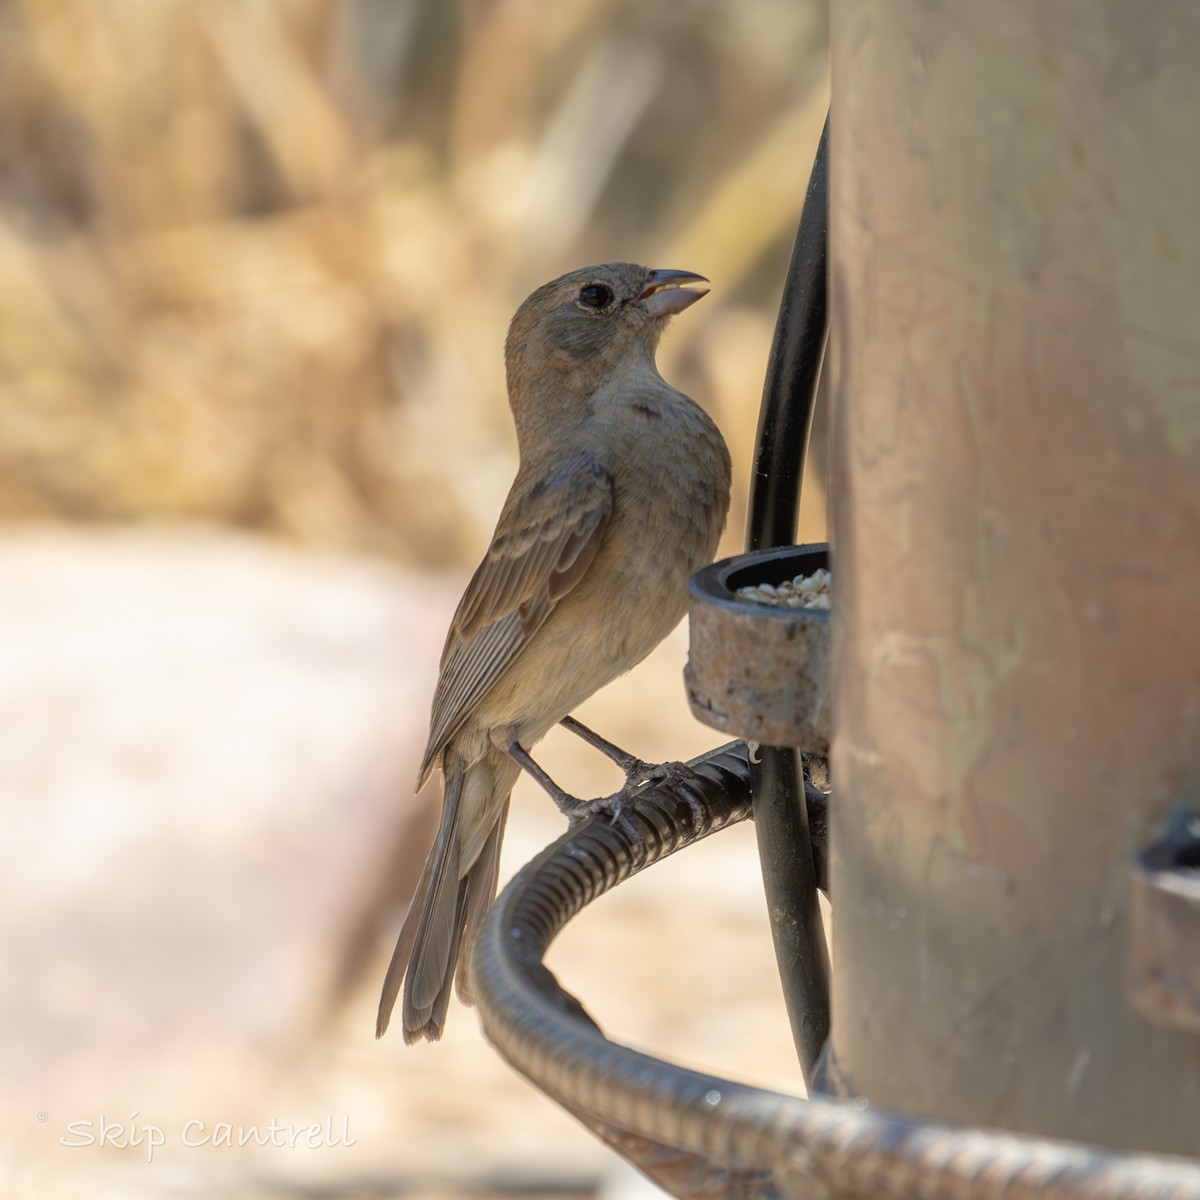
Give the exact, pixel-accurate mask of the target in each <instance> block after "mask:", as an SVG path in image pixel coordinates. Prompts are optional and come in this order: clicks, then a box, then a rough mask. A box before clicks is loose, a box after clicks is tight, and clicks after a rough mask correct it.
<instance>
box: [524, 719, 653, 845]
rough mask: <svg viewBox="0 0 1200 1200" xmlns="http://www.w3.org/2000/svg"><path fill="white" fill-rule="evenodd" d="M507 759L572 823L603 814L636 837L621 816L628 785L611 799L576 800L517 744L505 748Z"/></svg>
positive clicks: (634, 832) (627, 821) (623, 815)
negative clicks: (506, 749)
mask: <svg viewBox="0 0 1200 1200" xmlns="http://www.w3.org/2000/svg"><path fill="white" fill-rule="evenodd" d="M507 752H508V757H509V758H511V759H512V760H513V762H515V763H516V764H517V766H519V767H520V768H521V770H522V771H525V772H526V773H527V774H528V775H530V776H531V777H532V778H533V779H534V780H535V781H536V782H537V783H538V784H539V785H540V786H541V787H542V788H543V789H544V790H545V792H546V793H547V795H549V797H550V799H551V800H553V801H554V803H555V805H556V806H557V808H558V811H559V812H561V813H562V814H563V815H564V816H566V817H567V818H568V819H569V820H570V821H571V823H572V824H574V823H575V822H576V821H582V820H583V818H584V817H590V816H591V815H592V814H593V813H597V812H605V813H607V814H608V815H609V818H610V819H611V820H612V821H613V822H620V823H621V824H623V825H625V826H626V827H628V828H629V830H630V831H631V832H632V833H633V835H634V836H635V837H636V836H637V830H636V829H635V828H634V827H633V826H632V824H631V823H630V822H629V820H628V818H626V816H625V813H624V805H625V801H626V800H627V799H628V798H629V797H628V791H629V785H628V784H627V785H626V786H625V787H624V788H622V789H621V791H619V792H616V793H615V794H614V795H612V796H601V797H600V799H598V800H580V799H578V797H576V796H572V795H571V794H570V793H569V792H564V791H563V789H562V788H560V787H559V786H558V784H557V783H555V782H554V780H553V779H551V778H550V776H549V775H547V774H546V772H545V771H543V770H542V768H541V767H539V766H538V765H537V763H536V762H534V761H533V758H532V757H531V756H530V754H529V751H528V750H526V749H525V747H524V746H522V745H521V743H520V742H512V743H511V744H510V745H509V746H508V751H507Z"/></svg>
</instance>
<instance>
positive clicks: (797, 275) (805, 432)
mask: <svg viewBox="0 0 1200 1200" xmlns="http://www.w3.org/2000/svg"><path fill="white" fill-rule="evenodd" d="M828 141H829V121H828V119H826V121H825V128H824V129H823V130H822V132H821V140H820V142H819V143H818V144H817V153H816V158H815V160H814V162H813V169H812V175H811V176H810V177H809V181H808V191H807V193H806V194H805V197H804V209H803V211H802V213H801V215H800V227H799V229H798V230H797V231H796V241H795V244H794V246H793V247H792V260H791V262H790V263H789V264H788V273H787V279H786V281H785V283H784V286H783V299H782V300H781V301H780V304H779V319H778V321H777V322H776V325H775V339H774V341H773V342H772V344H771V356H770V358H769V359H768V361H767V374H766V381H765V383H764V385H763V397H762V405H761V407H760V409H759V415H758V435H757V439H756V441H755V447H754V476H753V478H752V479H751V481H750V504H749V517H748V521H747V526H746V549H747V550H761V549H763V548H764V547H767V548H769V547H772V546H790V545H791V544H792V543H793V542H794V541H795V540H796V527H797V521H798V518H799V516H800V491H801V485H802V483H803V480H804V459H805V455H806V453H807V451H808V438H809V432H810V430H811V428H812V419H813V412H814V411H815V409H816V401H817V384H818V382H819V381H820V378H821V362H822V360H823V359H824V357H825V343H826V340H827V337H828V333H829V308H828V284H827V281H826V270H825V263H826V248H827V244H828V229H829V167H828V153H827V144H828Z"/></svg>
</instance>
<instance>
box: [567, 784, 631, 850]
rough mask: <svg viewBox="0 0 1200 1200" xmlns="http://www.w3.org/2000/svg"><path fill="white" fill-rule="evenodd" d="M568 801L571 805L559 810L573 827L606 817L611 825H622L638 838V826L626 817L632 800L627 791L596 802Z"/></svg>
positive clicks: (604, 797) (598, 798)
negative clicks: (590, 819)
mask: <svg viewBox="0 0 1200 1200" xmlns="http://www.w3.org/2000/svg"><path fill="white" fill-rule="evenodd" d="M567 799H569V800H570V801H571V803H570V804H561V805H559V808H560V809H561V811H562V812H564V813H565V814H566V816H567V819H568V820H569V821H570V822H571V825H572V826H575V825H578V824H579V822H580V821H585V820H587V818H588V817H594V816H597V815H605V816H607V817H608V820H609V824H610V825H620V826H621V827H622V828H623V829H624V830H625V831H626V832H627V833H628V834H629V836H630V837H632V838H636V837H637V836H638V831H637V826H636V825H634V823H633V822H632V821H631V820H630V819H629V817H628V816H627V815H626V808H627V806H629V805H630V803H631V800H632V797H631V796H630V793H629V791H628V790H627V789H625V788H622V789H621V790H620V791H619V792H614V793H613V794H612V795H611V796H599V797H597V798H596V799H595V800H575V799H574V798H572V797H567Z"/></svg>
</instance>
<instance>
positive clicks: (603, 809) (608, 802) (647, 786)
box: [508, 717, 704, 837]
mask: <svg viewBox="0 0 1200 1200" xmlns="http://www.w3.org/2000/svg"><path fill="white" fill-rule="evenodd" d="M562 724H563V725H564V726H566V728H568V729H569V730H571V732H572V733H575V734H577V735H578V736H579V737H581V738H583V740H584V741H585V742H587V743H588V744H589V745H591V746H594V747H595V748H596V749H597V750H599V751H600V752H601V753H603V754H604V755H606V756H607V757H608V758H610V759H612V761H613V762H615V763H616V764H617V765H618V766H619V767H620V768H621V770H622V771H624V772H625V786H624V787H622V788H621V789H620V790H619V791H616V792H613V794H612V795H611V796H599V797H597V798H596V799H592V800H581V799H579V798H578V797H576V796H572V795H571V794H570V793H569V792H566V791H564V790H563V789H562V788H561V787H559V785H558V784H557V783H555V782H554V780H553V779H551V778H550V776H549V775H547V774H546V772H545V771H543V770H542V768H541V767H540V766H538V764H537V763H536V762H534V760H533V759H532V758H531V757H530V755H529V753H528V752H527V751H526V750H525V748H524V747H523V746H521V745H519V744H518V743H516V742H514V743H513V744H512V745H511V746H510V747H509V748H508V754H509V757H510V758H512V760H513V761H514V762H516V763H517V764H518V766H520V767H521V769H522V770H524V771H525V772H527V773H528V774H529V775H530V776H532V777H533V778H534V779H535V780H536V781H537V782H538V784H539V785H540V786H541V787H542V788H543V789H544V790H545V791H546V793H547V794H548V795H549V796H550V798H551V799H552V800H553V801H554V803H555V805H556V806H557V807H558V810H559V812H561V813H563V814H564V815H565V816H566V817H567V818H568V819H569V820H570V821H571V823H572V824H575V823H576V822H578V821H582V820H584V819H586V818H587V817H592V816H596V815H597V814H601V813H602V814H606V815H607V816H608V818H609V820H610V821H612V822H613V824H617V825H622V826H624V827H625V829H626V830H627V831H628V832H629V833H630V834H631V836H633V837H636V836H637V828H636V826H635V825H634V824H633V822H632V821H631V820H630V819H629V815H628V814H629V811H630V810H631V809H634V808H636V807H637V803H638V801H639V800H640V799H641V798H642V797H643V796H644V795H646V794H647V793H648V792H650V791H651V790H655V789H658V788H660V787H662V786H663V785H666V786H667V787H668V788H669V789H670V790H671V791H672V792H673V793H674V794H676V795H678V796H680V797H681V798H682V799H683V800H684V801H685V802H686V804H687V806H688V808H690V809H691V812H692V819H693V822H694V823H695V825H696V827H697V828H699V827H700V825H701V824H702V822H703V819H704V806H703V805H702V804H701V802H700V799H699V797H698V796H697V795H696V793H695V791H694V785H695V783H696V781H697V780H698V779H699V776H698V775H697V773H696V772H695V771H694V770H693V769H692V768H691V767H689V766H688V765H687V764H686V763H681V762H667V763H647V762H643V761H642V760H641V759H640V758H636V757H634V756H633V755H632V754H627V753H626V752H625V751H624V750H622V749H621V748H620V747H619V746H614V745H613V743H612V742H610V741H608V740H606V739H605V738H603V737H601V736H600V735H599V734H598V733H596V732H595V731H593V730H591V729H589V728H588V727H587V726H586V725H583V724H581V723H580V722H579V721H576V720H575V719H574V717H566V718H564V720H563V722H562Z"/></svg>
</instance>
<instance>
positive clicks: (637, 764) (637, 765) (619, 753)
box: [559, 717, 653, 780]
mask: <svg viewBox="0 0 1200 1200" xmlns="http://www.w3.org/2000/svg"><path fill="white" fill-rule="evenodd" d="M559 723H560V724H561V725H562V727H563V728H564V729H569V730H570V731H571V732H572V733H573V734H575V736H576V737H581V738H583V740H584V741H585V742H587V744H588V745H589V746H592V747H593V748H594V749H596V750H599V751H600V753H601V754H603V755H604V757H605V758H609V759H612V761H613V762H615V763H616V764H617V766H618V767H620V768H621V770H622V771H624V772H625V778H626V779H627V780H629V779H635V778H638V777H640V776H642V775H644V774H645V773H646V772H647V771H650V770H652V769H653V768H652V767H651V765H650V764H649V763H646V762H642V760H641V759H640V758H637V757H635V756H634V755H632V754H629V753H627V752H626V751H624V750H622V749H621V747H620V746H614V745H613V744H612V742H610V741H609V740H608V739H607V738H603V737H601V736H600V735H599V734H598V733H597V732H596V731H595V730H594V729H589V728H588V727H587V726H586V725H585V724H584V723H583V722H582V721H577V720H576V719H575V718H574V717H563V719H562V721H561V722H559Z"/></svg>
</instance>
